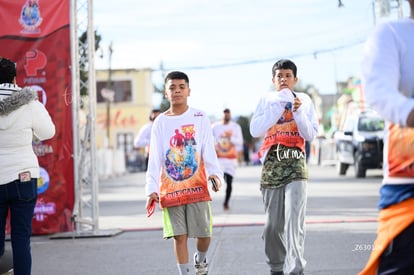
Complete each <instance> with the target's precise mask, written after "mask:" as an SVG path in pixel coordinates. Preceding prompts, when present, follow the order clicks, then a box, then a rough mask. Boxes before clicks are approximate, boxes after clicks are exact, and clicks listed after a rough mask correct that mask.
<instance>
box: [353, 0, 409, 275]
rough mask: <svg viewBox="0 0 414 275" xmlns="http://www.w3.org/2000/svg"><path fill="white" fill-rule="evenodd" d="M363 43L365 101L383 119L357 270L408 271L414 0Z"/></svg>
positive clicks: (368, 273) (365, 274) (365, 273)
mask: <svg viewBox="0 0 414 275" xmlns="http://www.w3.org/2000/svg"><path fill="white" fill-rule="evenodd" d="M408 2H409V5H410V10H411V13H410V17H408V18H401V19H397V20H391V21H388V22H384V23H381V24H379V25H378V26H377V27H376V28H375V30H374V31H373V32H372V34H371V35H370V36H369V38H368V40H367V41H366V44H365V49H364V57H363V61H362V85H363V91H364V96H365V101H366V103H367V104H368V105H369V106H370V107H371V108H373V109H374V110H376V111H377V112H378V113H379V114H380V115H381V116H383V117H384V119H385V121H386V127H385V133H384V152H383V179H382V186H381V188H380V199H379V203H378V208H379V209H380V213H379V218H378V221H379V222H378V230H377V238H376V240H375V243H374V245H373V247H374V248H373V249H372V252H371V256H370V258H369V260H368V262H367V264H366V266H365V268H364V269H363V270H362V271H361V272H360V273H359V274H360V275H374V274H379V275H382V274H398V275H400V274H403V275H404V274H414V261H413V259H414V0H409V1H408Z"/></svg>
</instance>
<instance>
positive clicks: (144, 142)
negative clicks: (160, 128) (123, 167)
mask: <svg viewBox="0 0 414 275" xmlns="http://www.w3.org/2000/svg"><path fill="white" fill-rule="evenodd" d="M160 113H161V111H160V110H159V109H153V110H152V111H151V114H150V116H149V122H148V123H147V124H145V125H144V126H142V127H141V129H140V130H139V132H138V135H137V136H136V137H135V139H134V148H137V149H140V148H142V149H143V150H144V152H145V170H147V168H148V158H149V145H150V141H151V129H152V124H153V122H154V120H155V119H156V118H157V116H158V115H159V114H160Z"/></svg>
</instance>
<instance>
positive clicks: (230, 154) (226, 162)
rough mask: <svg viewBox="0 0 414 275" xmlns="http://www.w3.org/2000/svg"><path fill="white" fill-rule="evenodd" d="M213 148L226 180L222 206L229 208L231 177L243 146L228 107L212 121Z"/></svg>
mask: <svg viewBox="0 0 414 275" xmlns="http://www.w3.org/2000/svg"><path fill="white" fill-rule="evenodd" d="M212 128H213V135H214V139H215V149H216V153H217V158H218V161H219V163H220V166H221V169H222V170H223V172H224V181H225V182H226V196H225V198H224V203H223V208H224V210H228V209H229V202H230V197H231V193H232V190H233V186H232V185H233V177H234V174H235V172H236V167H237V165H238V150H237V149H238V148H239V147H242V146H243V134H242V130H241V127H240V125H239V124H237V123H236V122H234V121H232V120H231V112H230V109H227V108H226V109H224V111H223V119H222V120H220V121H217V122H215V123H213V125H212Z"/></svg>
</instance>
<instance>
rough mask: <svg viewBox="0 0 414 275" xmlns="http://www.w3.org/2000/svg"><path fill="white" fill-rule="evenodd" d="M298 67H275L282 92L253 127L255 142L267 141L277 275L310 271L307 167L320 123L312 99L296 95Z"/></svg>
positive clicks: (265, 185)
mask: <svg viewBox="0 0 414 275" xmlns="http://www.w3.org/2000/svg"><path fill="white" fill-rule="evenodd" d="M296 74H297V68H296V65H295V64H294V63H293V62H292V61H290V60H287V59H282V60H279V61H278V62H276V63H275V64H274V65H273V67H272V75H273V78H272V82H273V84H274V86H275V88H276V91H275V92H270V93H268V94H266V95H265V96H263V97H262V98H261V99H260V101H259V104H258V105H257V107H256V110H255V112H254V114H253V117H252V120H251V122H250V132H251V134H252V136H253V137H261V136H264V139H263V144H262V146H261V147H260V149H259V157H260V160H261V162H262V163H263V168H262V175H261V180H260V189H261V192H262V195H263V203H264V207H265V214H266V222H265V227H264V232H263V239H264V241H265V253H266V257H267V263H268V265H269V267H270V273H271V274H272V275H283V274H291V275H293V274H295V275H296V274H297V275H301V274H303V272H304V269H305V264H306V261H305V259H304V257H303V253H304V241H305V228H304V224H305V210H306V200H307V198H306V185H307V181H308V170H307V166H306V156H305V155H306V153H305V140H309V141H310V140H312V139H313V138H315V136H316V134H317V131H318V119H317V116H316V112H315V109H314V107H313V103H312V101H311V99H310V97H309V96H308V95H307V94H305V93H298V92H294V90H293V88H294V86H295V85H296V83H297V81H298V78H297V77H296Z"/></svg>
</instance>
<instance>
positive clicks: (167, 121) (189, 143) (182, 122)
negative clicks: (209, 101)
mask: <svg viewBox="0 0 414 275" xmlns="http://www.w3.org/2000/svg"><path fill="white" fill-rule="evenodd" d="M150 147H151V153H150V157H149V163H148V170H147V174H146V187H145V191H146V195H147V196H148V195H150V194H152V193H154V192H156V193H158V194H159V197H160V205H161V207H163V208H165V207H172V206H178V205H184V204H189V203H195V202H200V201H209V200H211V197H210V193H209V190H208V188H209V186H208V184H207V178H208V176H209V175H217V176H218V177H219V178H220V180H222V178H223V172H222V171H221V169H220V168H219V164H218V161H217V156H216V152H215V150H214V138H213V135H212V130H211V123H210V120H209V119H208V117H207V115H206V114H205V113H204V112H203V111H200V110H197V109H194V108H191V107H190V108H188V110H187V111H186V112H185V113H183V114H182V115H179V116H166V115H165V114H161V115H159V116H158V117H157V119H156V120H155V121H154V124H153V127H152V133H151V143H150Z"/></svg>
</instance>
